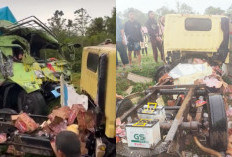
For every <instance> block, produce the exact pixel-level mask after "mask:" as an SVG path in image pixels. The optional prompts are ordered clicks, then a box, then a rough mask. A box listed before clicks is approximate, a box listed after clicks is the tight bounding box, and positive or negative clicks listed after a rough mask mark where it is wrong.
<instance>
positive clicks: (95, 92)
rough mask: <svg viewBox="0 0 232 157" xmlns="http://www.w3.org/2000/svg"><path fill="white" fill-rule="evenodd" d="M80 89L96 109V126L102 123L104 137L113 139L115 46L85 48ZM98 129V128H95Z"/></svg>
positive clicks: (114, 133)
mask: <svg viewBox="0 0 232 157" xmlns="http://www.w3.org/2000/svg"><path fill="white" fill-rule="evenodd" d="M80 88H81V90H82V92H83V93H85V94H86V95H88V96H89V99H90V100H91V101H92V102H93V104H94V105H95V106H96V107H98V109H99V110H98V112H99V114H98V116H97V125H99V124H102V123H103V122H104V125H105V135H106V136H107V137H108V138H115V135H116V131H115V119H116V118H115V115H116V46H115V45H113V44H107V45H99V46H91V47H85V48H84V50H83V54H82V65H81V81H80ZM97 127H100V126H97Z"/></svg>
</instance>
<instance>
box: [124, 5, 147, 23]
mask: <svg viewBox="0 0 232 157" xmlns="http://www.w3.org/2000/svg"><path fill="white" fill-rule="evenodd" d="M131 10H132V11H133V12H134V15H135V19H136V20H137V21H138V22H139V23H140V24H141V25H145V23H146V21H147V19H148V16H147V14H145V13H143V12H141V11H140V10H138V9H135V8H129V9H127V10H126V11H125V12H124V17H125V18H124V20H125V19H126V20H128V19H129V11H131ZM124 22H125V21H124Z"/></svg>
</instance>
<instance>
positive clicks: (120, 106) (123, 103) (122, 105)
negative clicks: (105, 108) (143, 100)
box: [116, 99, 134, 117]
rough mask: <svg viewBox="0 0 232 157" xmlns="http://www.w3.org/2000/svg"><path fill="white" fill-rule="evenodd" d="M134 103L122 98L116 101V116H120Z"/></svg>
mask: <svg viewBox="0 0 232 157" xmlns="http://www.w3.org/2000/svg"><path fill="white" fill-rule="evenodd" d="M133 106H134V105H133V103H132V101H131V100H130V99H123V100H120V101H118V102H117V112H116V117H120V116H122V115H123V114H124V113H125V112H126V111H128V110H129V109H130V108H132V107H133Z"/></svg>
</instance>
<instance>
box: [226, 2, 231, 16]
mask: <svg viewBox="0 0 232 157" xmlns="http://www.w3.org/2000/svg"><path fill="white" fill-rule="evenodd" d="M226 13H227V14H228V15H230V16H232V4H231V5H230V7H229V8H228V9H227V11H226Z"/></svg>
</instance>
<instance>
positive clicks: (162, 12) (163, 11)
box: [156, 6, 175, 16]
mask: <svg viewBox="0 0 232 157" xmlns="http://www.w3.org/2000/svg"><path fill="white" fill-rule="evenodd" d="M156 13H157V14H158V15H159V16H164V15H166V14H175V11H174V10H170V9H169V8H167V7H165V6H163V7H161V8H159V9H157V10H156Z"/></svg>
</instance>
